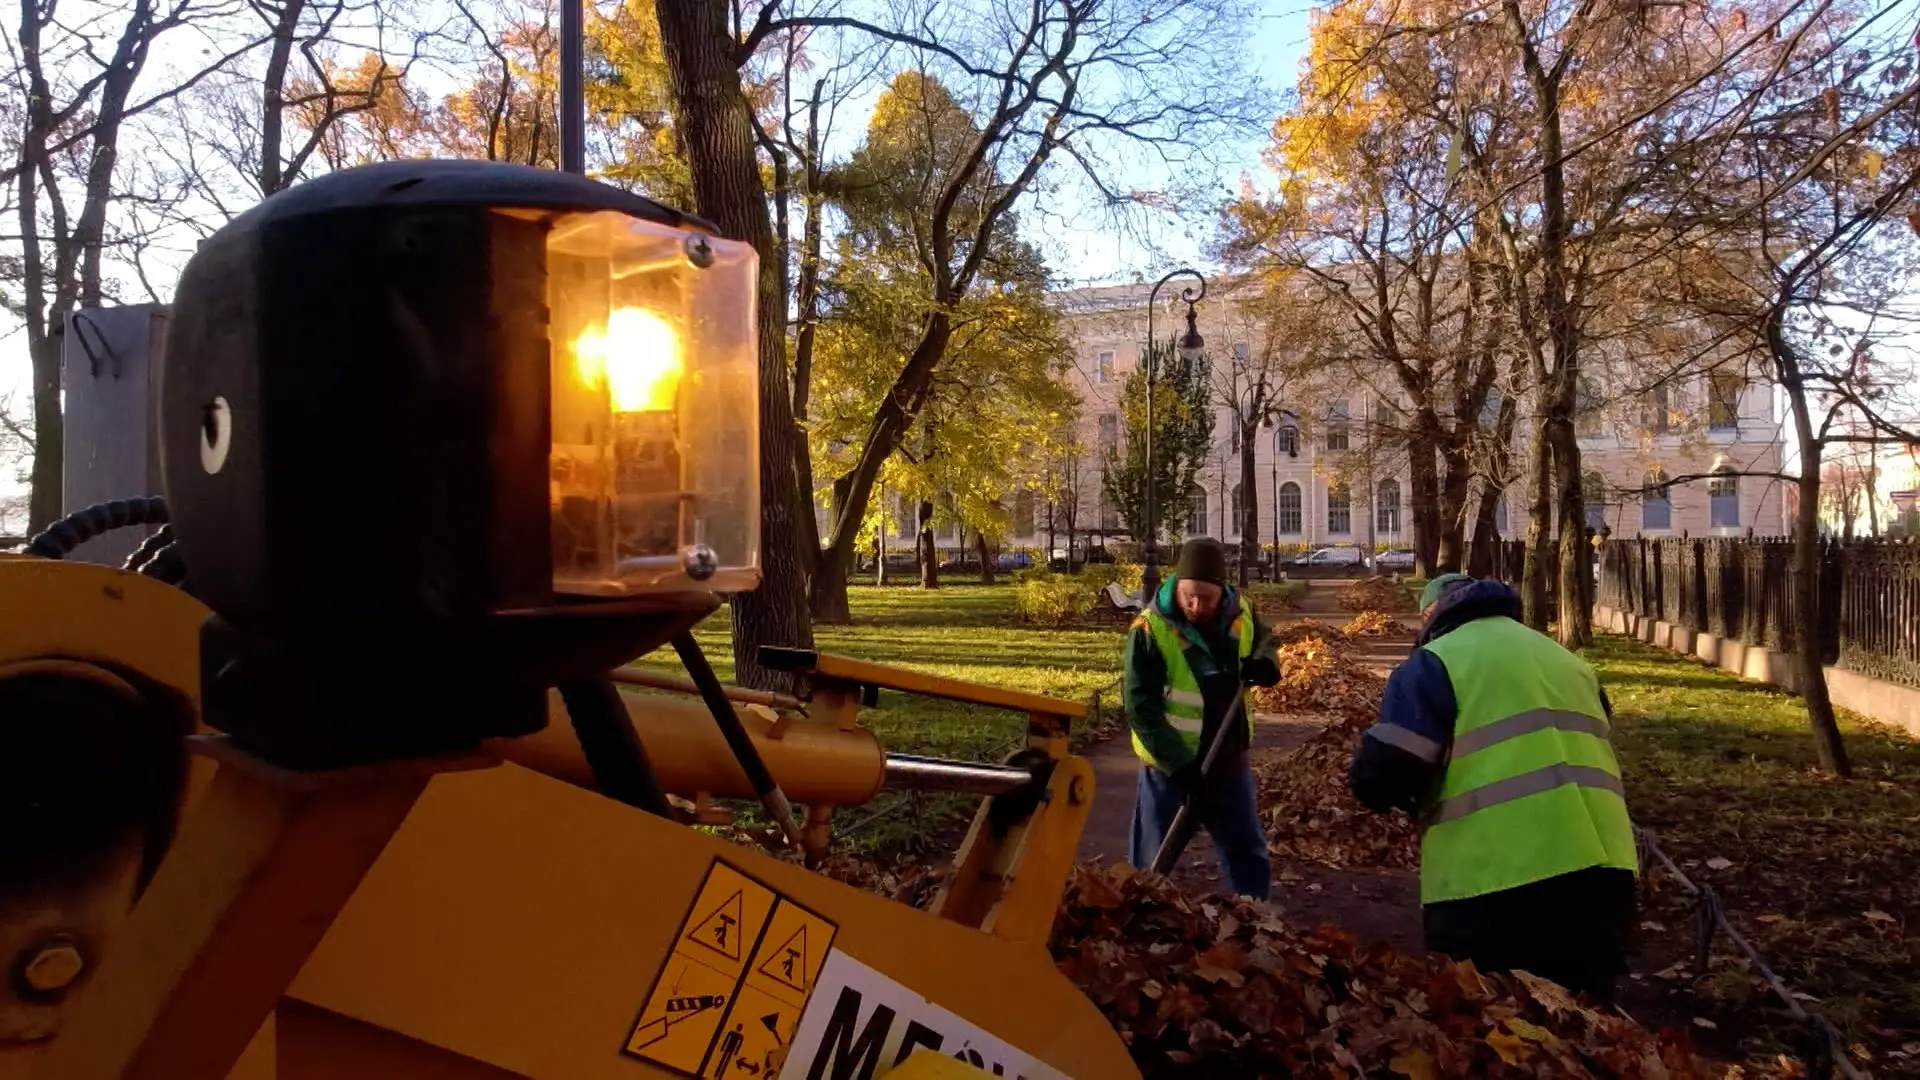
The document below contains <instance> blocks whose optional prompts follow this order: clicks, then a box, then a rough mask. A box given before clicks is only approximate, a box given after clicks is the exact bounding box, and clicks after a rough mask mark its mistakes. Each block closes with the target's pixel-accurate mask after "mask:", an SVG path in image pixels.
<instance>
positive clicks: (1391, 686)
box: [1347, 581, 1612, 813]
mask: <svg viewBox="0 0 1920 1080" xmlns="http://www.w3.org/2000/svg"><path fill="white" fill-rule="evenodd" d="M1520 617H1521V616H1520V596H1519V594H1517V593H1515V592H1514V591H1513V590H1512V589H1511V588H1508V587H1507V586H1506V585H1504V584H1502V583H1500V582H1498V581H1476V582H1474V583H1473V584H1471V585H1463V586H1461V587H1459V588H1456V589H1454V590H1453V591H1452V592H1449V593H1447V594H1446V595H1445V596H1443V597H1441V598H1440V602H1439V603H1437V604H1435V605H1434V609H1433V615H1432V616H1431V617H1430V618H1428V620H1427V625H1426V627H1425V628H1424V629H1423V630H1421V631H1420V638H1419V640H1418V641H1417V642H1416V643H1415V648H1414V650H1413V653H1412V655H1410V656H1408V657H1407V658H1406V660H1405V661H1403V662H1402V663H1401V664H1400V666H1399V667H1397V668H1394V669H1393V674H1392V675H1391V676H1389V677H1388V679H1387V690H1386V693H1385V694H1383V695H1382V696H1381V698H1380V721H1379V722H1380V724H1382V725H1391V726H1394V727H1400V728H1405V729H1406V730H1407V731H1410V732H1412V733H1413V734H1415V735H1418V736H1421V737H1422V738H1423V739H1425V740H1427V741H1428V742H1430V743H1436V744H1438V745H1439V746H1440V747H1441V748H1442V752H1441V754H1440V756H1439V758H1438V760H1435V761H1427V760H1425V759H1423V758H1422V757H1420V755H1418V754H1415V753H1412V752H1411V751H1407V750H1403V749H1401V748H1400V747H1398V746H1394V745H1393V744H1391V743H1390V742H1388V741H1386V740H1385V739H1383V738H1380V737H1379V736H1377V735H1375V734H1374V733H1373V732H1372V731H1371V730H1370V731H1369V732H1368V734H1367V736H1366V737H1365V738H1363V739H1361V740H1360V749H1359V750H1358V751H1357V752H1356V753H1355V754H1354V756H1353V767H1352V769H1351V770H1350V772H1349V773H1348V777H1347V783H1348V786H1349V787H1351V788H1352V789H1353V796H1354V798H1356V799H1358V800H1360V802H1361V803H1362V804H1363V805H1364V806H1366V807H1367V808H1368V809H1369V810H1375V811H1379V812H1381V813H1385V812H1386V811H1389V810H1392V809H1394V808H1395V807H1398V808H1400V809H1402V810H1405V811H1407V812H1408V813H1414V812H1416V810H1417V808H1418V807H1419V806H1420V804H1421V803H1422V802H1423V801H1424V799H1425V797H1426V796H1427V794H1428V793H1429V792H1431V791H1432V790H1433V789H1434V787H1435V786H1437V785H1438V784H1439V783H1440V778H1441V777H1442V776H1443V775H1445V773H1446V768H1447V757H1448V754H1447V752H1446V751H1447V750H1449V749H1450V748H1451V747H1452V745H1453V722H1454V719H1455V717H1456V716H1457V715H1458V714H1459V706H1458V705H1457V704H1456V703H1455V701H1454V698H1453V681H1452V680H1451V679H1450V678H1448V676H1447V666H1446V665H1445V664H1443V663H1441V662H1440V658H1439V657H1438V656H1436V655H1434V654H1433V653H1432V652H1429V651H1428V650H1426V649H1422V648H1419V647H1418V646H1420V645H1425V644H1426V643H1427V642H1429V641H1432V640H1434V639H1435V638H1439V637H1443V636H1445V635H1446V634H1448V633H1451V632H1452V631H1454V630H1457V629H1459V628H1460V627H1462V626H1465V625H1466V624H1468V623H1470V622H1474V621H1475V620H1478V619H1514V620H1516V621H1517V620H1518V619H1519V618H1520ZM1600 704H1601V705H1602V706H1603V707H1605V708H1606V709H1607V712H1608V715H1609V716H1611V715H1612V706H1611V705H1609V704H1608V702H1607V694H1606V691H1605V690H1602V691H1601V692H1600ZM1409 741H1412V742H1417V741H1418V740H1409Z"/></svg>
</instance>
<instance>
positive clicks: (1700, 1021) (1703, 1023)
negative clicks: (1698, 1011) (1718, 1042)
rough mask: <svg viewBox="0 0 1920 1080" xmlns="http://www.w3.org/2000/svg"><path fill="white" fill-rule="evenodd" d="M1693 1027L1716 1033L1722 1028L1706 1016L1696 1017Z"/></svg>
mask: <svg viewBox="0 0 1920 1080" xmlns="http://www.w3.org/2000/svg"><path fill="white" fill-rule="evenodd" d="M1693 1026H1694V1027H1697V1028H1706V1029H1707V1030H1708V1031H1716V1030H1718V1029H1719V1027H1720V1025H1719V1024H1716V1023H1714V1022H1713V1021H1711V1020H1709V1019H1707V1018H1706V1017H1704V1016H1696V1017H1694V1018H1693Z"/></svg>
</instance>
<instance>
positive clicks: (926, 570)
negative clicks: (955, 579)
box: [917, 501, 940, 589]
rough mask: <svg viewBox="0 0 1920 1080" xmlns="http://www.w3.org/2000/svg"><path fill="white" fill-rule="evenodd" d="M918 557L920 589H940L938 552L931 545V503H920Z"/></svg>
mask: <svg viewBox="0 0 1920 1080" xmlns="http://www.w3.org/2000/svg"><path fill="white" fill-rule="evenodd" d="M917 554H918V555H919V556H920V587H921V588H923V589H937V588H939V587H940V550H939V549H938V548H936V547H934V544H933V503H931V502H927V501H922V502H921V503H920V542H919V545H918V548H917Z"/></svg>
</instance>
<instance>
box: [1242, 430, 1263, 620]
mask: <svg viewBox="0 0 1920 1080" xmlns="http://www.w3.org/2000/svg"><path fill="white" fill-rule="evenodd" d="M1259 433H1260V424H1259V421H1258V419H1257V418H1256V419H1254V420H1251V421H1249V422H1247V423H1243V424H1241V425H1240V587H1241V588H1243V589H1244V588H1246V587H1247V578H1248V577H1249V576H1250V575H1251V574H1252V573H1253V567H1254V564H1255V563H1257V562H1259V561H1260V495H1259V492H1260V483H1259V480H1258V479H1257V478H1256V477H1255V476H1254V473H1253V450H1254V444H1253V440H1254V438H1255V437H1256V436H1257V435H1259Z"/></svg>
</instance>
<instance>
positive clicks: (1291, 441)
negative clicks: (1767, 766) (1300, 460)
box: [1273, 420, 1300, 457]
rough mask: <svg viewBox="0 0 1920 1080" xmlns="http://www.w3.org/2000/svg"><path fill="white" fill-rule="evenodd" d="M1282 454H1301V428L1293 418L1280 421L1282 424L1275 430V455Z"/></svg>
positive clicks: (1296, 455) (1294, 455)
mask: <svg viewBox="0 0 1920 1080" xmlns="http://www.w3.org/2000/svg"><path fill="white" fill-rule="evenodd" d="M1281 454H1285V455H1287V456H1288V457H1298V456H1300V429H1299V427H1297V426H1296V425H1295V424H1294V422H1293V421H1292V420H1282V421H1280V426H1279V427H1277V428H1275V429H1274V431H1273V456H1274V457H1279V456H1280V455H1281Z"/></svg>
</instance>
